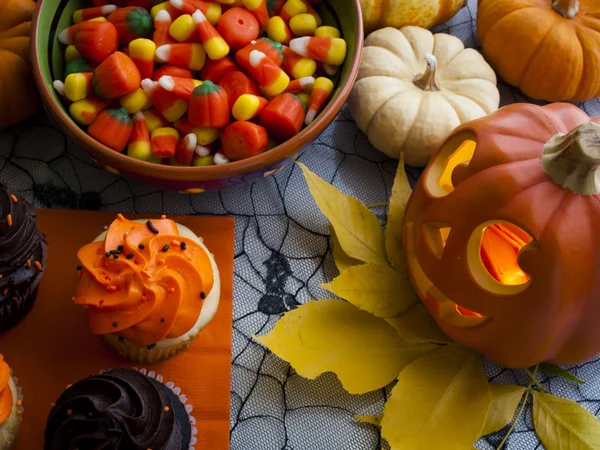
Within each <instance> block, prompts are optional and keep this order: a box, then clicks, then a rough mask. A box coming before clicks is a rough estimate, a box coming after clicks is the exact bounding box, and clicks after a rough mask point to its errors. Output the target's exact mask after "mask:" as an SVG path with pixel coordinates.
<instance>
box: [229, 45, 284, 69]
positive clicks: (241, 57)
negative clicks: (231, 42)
mask: <svg viewBox="0 0 600 450" xmlns="http://www.w3.org/2000/svg"><path fill="white" fill-rule="evenodd" d="M252 50H260V51H261V52H263V53H264V54H265V55H267V56H268V57H269V59H270V60H271V61H273V62H274V63H275V64H277V65H278V66H281V64H282V63H283V51H282V50H283V46H282V45H281V44H280V43H279V42H273V41H272V40H271V39H269V38H266V37H263V38H260V39H257V40H256V41H252V42H251V43H250V44H248V45H246V46H245V47H244V48H243V49H241V50H238V52H237V53H236V54H235V62H236V63H237V64H238V66H239V68H240V69H241V70H243V71H244V72H245V73H250V71H251V70H252V67H251V66H250V53H251V52H252Z"/></svg>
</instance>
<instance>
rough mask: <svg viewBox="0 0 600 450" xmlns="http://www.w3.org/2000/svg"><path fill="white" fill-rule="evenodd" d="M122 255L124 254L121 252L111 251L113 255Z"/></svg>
mask: <svg viewBox="0 0 600 450" xmlns="http://www.w3.org/2000/svg"><path fill="white" fill-rule="evenodd" d="M121 253H123V252H122V251H121V250H111V251H110V254H111V255H120V254H121Z"/></svg>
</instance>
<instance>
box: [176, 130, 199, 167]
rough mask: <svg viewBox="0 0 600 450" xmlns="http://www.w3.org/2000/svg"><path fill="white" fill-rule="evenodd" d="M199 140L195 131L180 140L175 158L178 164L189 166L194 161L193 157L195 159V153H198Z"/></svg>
mask: <svg viewBox="0 0 600 450" xmlns="http://www.w3.org/2000/svg"><path fill="white" fill-rule="evenodd" d="M197 142H198V139H197V138H196V135H195V134H194V133H190V134H187V135H186V136H185V137H184V138H183V139H182V140H180V141H179V143H178V144H177V148H176V149H175V160H176V161H177V163H178V164H181V165H182V166H189V165H190V164H191V163H192V159H194V155H195V154H196V144H197Z"/></svg>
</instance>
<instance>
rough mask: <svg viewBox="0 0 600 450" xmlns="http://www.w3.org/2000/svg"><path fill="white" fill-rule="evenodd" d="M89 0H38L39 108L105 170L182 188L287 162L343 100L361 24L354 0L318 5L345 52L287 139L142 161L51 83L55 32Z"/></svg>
mask: <svg viewBox="0 0 600 450" xmlns="http://www.w3.org/2000/svg"><path fill="white" fill-rule="evenodd" d="M91 6H92V5H91V0H88V1H83V0H38V2H37V8H36V11H35V14H34V18H33V24H32V30H33V31H32V32H33V34H32V40H31V42H32V44H31V45H32V66H33V72H34V77H35V81H36V83H37V86H38V89H39V91H40V94H41V98H42V102H43V104H44V107H45V108H46V110H47V111H48V113H49V114H50V116H51V117H52V118H53V119H54V120H55V121H56V122H57V123H58V124H59V126H60V127H61V128H62V129H63V130H64V131H65V132H66V134H67V135H68V136H69V137H70V138H71V139H72V140H73V141H74V142H76V143H77V144H78V145H80V146H81V147H82V148H83V149H84V150H86V151H87V152H88V153H89V154H90V155H91V156H92V158H93V159H94V160H95V161H96V162H97V163H98V164H99V165H100V166H103V167H105V168H106V169H107V170H109V171H111V172H115V173H118V174H120V175H123V176H125V177H128V178H131V179H135V180H138V181H140V182H142V183H146V184H150V185H153V186H157V187H159V188H163V189H170V190H175V191H179V192H184V193H199V192H202V191H204V190H214V189H222V188H225V187H229V186H234V185H238V184H247V183H252V182H254V181H256V180H259V179H262V178H264V177H267V176H269V175H272V174H275V173H276V172H278V171H279V170H281V169H282V168H283V167H284V166H285V165H286V164H288V163H289V162H291V161H293V160H294V159H295V158H296V157H297V156H298V154H299V152H300V151H301V150H302V149H304V148H305V147H307V146H308V145H309V144H310V143H311V142H313V141H314V140H315V139H316V138H317V137H318V136H319V135H320V134H321V133H322V132H323V131H324V130H325V128H327V126H328V125H329V124H330V123H331V122H333V120H334V119H335V117H336V115H337V114H338V113H339V111H340V109H341V108H342V106H343V105H344V103H345V101H346V99H347V97H348V95H349V94H350V91H351V90H352V86H353V84H354V81H355V80H356V76H357V74H358V69H359V66H360V59H361V55H362V48H363V31H362V30H363V23H362V15H361V9H360V3H359V0H324V1H323V2H322V3H321V4H320V5H319V7H318V11H319V13H320V14H321V16H322V18H323V22H324V24H325V25H332V26H335V27H337V28H338V29H340V31H341V33H342V37H343V38H344V39H345V40H346V42H347V47H348V50H347V54H346V59H345V61H344V64H343V66H341V68H340V70H339V72H338V75H337V76H336V78H337V79H335V80H334V82H335V89H334V92H333V94H332V97H331V99H330V100H329V103H328V104H327V106H326V107H325V109H324V110H323V111H322V112H321V113H320V114H319V115H318V117H317V118H316V119H315V121H314V122H313V123H312V124H311V125H309V126H308V127H306V128H304V129H303V130H302V131H301V132H300V133H299V134H297V135H296V136H294V137H293V138H292V139H290V140H288V141H286V142H284V143H282V144H281V145H279V146H277V147H275V148H274V149H272V150H269V151H267V152H264V153H262V154H260V155H258V156H254V157H251V158H248V159H245V160H242V161H236V162H231V163H228V164H224V165H216V166H207V167H181V166H168V165H160V164H153V163H148V162H145V161H141V160H137V159H134V158H131V157H129V156H127V155H125V154H122V153H118V152H116V151H114V150H111V149H110V148H108V147H106V146H105V145H103V144H101V143H100V142H98V141H96V140H95V139H94V138H92V137H91V136H89V135H88V134H87V133H86V132H85V131H84V129H83V128H81V127H80V126H79V125H78V124H77V123H76V122H75V121H73V119H72V118H71V117H70V116H69V113H68V109H67V107H65V104H64V103H63V102H62V100H61V98H60V96H59V95H58V93H57V92H56V91H55V90H54V88H53V87H52V83H53V81H54V80H62V79H63V74H64V68H65V62H64V46H62V45H61V44H59V42H58V39H57V36H58V34H59V33H60V32H61V31H62V30H64V29H65V28H67V27H68V26H70V25H71V24H72V21H71V17H72V15H73V12H74V11H76V10H78V9H81V8H86V7H91Z"/></svg>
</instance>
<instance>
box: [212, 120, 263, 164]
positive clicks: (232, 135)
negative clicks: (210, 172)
mask: <svg viewBox="0 0 600 450" xmlns="http://www.w3.org/2000/svg"><path fill="white" fill-rule="evenodd" d="M221 141H222V144H223V150H222V151H223V154H224V155H225V157H226V158H227V159H228V160H231V161H239V160H242V159H246V158H250V157H252V156H256V155H259V154H260V153H262V152H264V151H265V150H266V148H267V144H268V142H269V136H268V135H267V130H265V129H264V128H263V127H261V126H260V125H256V124H255V123H252V122H244V121H239V122H234V123H232V124H231V125H229V126H228V127H227V128H225V131H223V137H222V138H221ZM217 154H218V152H217ZM215 164H220V162H219V160H217V157H216V155H215Z"/></svg>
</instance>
